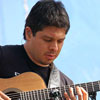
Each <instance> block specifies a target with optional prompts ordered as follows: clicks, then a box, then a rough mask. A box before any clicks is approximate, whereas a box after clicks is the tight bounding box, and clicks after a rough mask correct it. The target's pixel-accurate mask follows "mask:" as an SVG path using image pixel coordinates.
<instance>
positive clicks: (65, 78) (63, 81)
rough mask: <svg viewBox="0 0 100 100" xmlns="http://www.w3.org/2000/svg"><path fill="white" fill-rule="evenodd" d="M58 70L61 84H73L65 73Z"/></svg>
mask: <svg viewBox="0 0 100 100" xmlns="http://www.w3.org/2000/svg"><path fill="white" fill-rule="evenodd" d="M59 72H60V79H61V84H63V85H71V84H73V81H72V80H71V79H70V78H69V77H68V76H67V75H65V74H64V73H63V72H61V71H59Z"/></svg>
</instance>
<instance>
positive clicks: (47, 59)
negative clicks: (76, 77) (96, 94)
mask: <svg viewBox="0 0 100 100" xmlns="http://www.w3.org/2000/svg"><path fill="white" fill-rule="evenodd" d="M69 27H70V22H69V18H68V15H67V12H66V10H65V8H64V6H63V4H62V3H61V2H57V1H53V0H41V1H38V2H37V3H36V4H35V5H34V6H33V8H32V9H31V11H30V13H29V15H28V17H27V19H26V24H25V29H24V39H25V40H26V42H25V44H24V45H15V46H11V45H9V46H1V47H0V77H1V78H10V77H13V76H16V75H18V74H21V73H24V72H34V73H37V74H38V75H39V76H41V77H42V79H43V80H44V82H45V84H46V87H48V88H52V87H57V86H64V85H71V84H73V82H72V81H71V80H70V79H69V78H68V77H67V76H65V75H64V74H63V73H62V72H61V71H59V70H58V69H57V68H56V67H55V65H54V63H53V61H54V60H55V59H56V57H57V56H58V55H59V53H60V51H61V48H62V46H63V43H64V39H65V36H66V34H67V32H68V30H69ZM76 91H77V94H78V98H79V100H88V94H87V92H86V91H85V90H84V89H83V88H82V87H76ZM69 93H70V94H69V95H68V94H67V93H66V92H65V93H64V96H65V98H66V100H76V96H75V95H74V93H73V89H72V88H70V89H69ZM0 95H1V96H0V100H10V98H9V97H7V96H6V95H5V94H4V93H2V92H0ZM60 100H64V98H63V97H62V98H60Z"/></svg>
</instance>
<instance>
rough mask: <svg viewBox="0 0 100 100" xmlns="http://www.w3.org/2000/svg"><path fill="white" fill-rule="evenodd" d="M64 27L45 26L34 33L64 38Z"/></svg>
mask: <svg viewBox="0 0 100 100" xmlns="http://www.w3.org/2000/svg"><path fill="white" fill-rule="evenodd" d="M65 32H66V29H65V28H58V27H55V26H48V27H45V28H44V29H43V30H42V31H39V32H37V33H36V35H39V36H42V37H52V38H65V35H66V34H65Z"/></svg>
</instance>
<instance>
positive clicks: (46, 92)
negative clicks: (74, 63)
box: [0, 72, 100, 100]
mask: <svg viewBox="0 0 100 100" xmlns="http://www.w3.org/2000/svg"><path fill="white" fill-rule="evenodd" d="M76 86H81V87H83V88H84V89H85V90H86V91H87V92H88V93H91V92H97V91H100V81H95V82H89V83H82V84H76V85H65V86H63V87H55V88H46V85H45V83H44V81H43V80H42V78H41V77H40V76H39V75H37V74H36V73H33V72H25V73H23V74H20V75H18V76H16V77H12V78H7V79H0V90H1V91H3V92H4V93H5V94H7V95H8V96H9V97H10V98H12V100H51V99H52V98H53V97H55V96H59V97H64V92H65V91H67V93H69V88H70V87H73V89H74V93H75V95H76V94H77V93H76V89H75V87H76Z"/></svg>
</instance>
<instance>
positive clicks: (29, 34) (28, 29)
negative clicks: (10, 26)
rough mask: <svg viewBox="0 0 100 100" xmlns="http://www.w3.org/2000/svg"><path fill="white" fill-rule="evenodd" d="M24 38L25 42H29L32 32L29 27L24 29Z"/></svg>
mask: <svg viewBox="0 0 100 100" xmlns="http://www.w3.org/2000/svg"><path fill="white" fill-rule="evenodd" d="M25 36H26V40H27V41H28V40H30V39H31V37H32V30H31V28H30V27H29V26H27V27H26V28H25Z"/></svg>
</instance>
